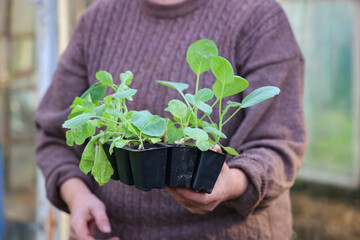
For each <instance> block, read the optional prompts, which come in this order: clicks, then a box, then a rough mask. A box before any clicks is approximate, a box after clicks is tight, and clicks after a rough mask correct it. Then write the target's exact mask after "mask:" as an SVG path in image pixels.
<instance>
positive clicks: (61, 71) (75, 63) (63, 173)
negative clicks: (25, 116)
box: [35, 19, 93, 212]
mask: <svg viewBox="0 0 360 240" xmlns="http://www.w3.org/2000/svg"><path fill="white" fill-rule="evenodd" d="M83 28H84V21H83V19H81V20H80V21H79V23H78V25H77V26H76V28H75V32H74V34H73V36H72V39H71V41H70V43H69V45H68V47H67V49H66V51H65V52H64V54H63V55H62V57H61V58H60V60H59V63H58V66H57V69H56V71H55V73H54V75H53V78H52V82H51V84H50V87H49V88H48V90H47V92H46V93H45V95H44V97H43V99H42V100H41V102H40V105H39V107H38V110H37V112H36V115H35V124H36V128H37V136H36V148H35V155H36V162H37V164H38V166H39V168H40V169H41V171H42V173H43V175H44V177H45V183H46V192H47V197H48V199H49V200H50V202H51V203H52V204H54V205H55V206H56V207H58V208H59V209H61V210H63V211H67V212H68V208H67V206H66V204H65V202H64V201H63V200H62V199H61V197H60V193H59V187H60V185H61V184H62V183H63V182H64V181H65V180H67V179H69V178H71V177H77V178H80V179H82V180H83V181H84V182H85V183H86V184H87V185H88V187H89V188H91V186H92V185H93V180H92V178H91V177H90V176H85V175H84V174H83V173H82V172H81V171H80V169H79V167H78V165H79V159H80V156H81V153H82V150H83V147H82V146H75V147H71V148H70V147H68V146H67V145H66V141H65V132H66V129H63V128H62V123H63V122H64V121H65V120H66V119H67V116H68V114H69V113H70V109H69V106H70V105H71V103H72V101H73V99H74V98H75V97H76V96H81V94H82V93H83V92H84V91H85V90H86V89H87V88H88V87H89V86H88V85H89V84H88V79H87V69H86V64H85V53H84V48H83V43H84V41H83V34H82V31H83Z"/></svg>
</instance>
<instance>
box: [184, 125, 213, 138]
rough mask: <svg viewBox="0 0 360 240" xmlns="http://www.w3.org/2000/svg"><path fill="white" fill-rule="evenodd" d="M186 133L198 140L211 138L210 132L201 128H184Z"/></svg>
mask: <svg viewBox="0 0 360 240" xmlns="http://www.w3.org/2000/svg"><path fill="white" fill-rule="evenodd" d="M184 133H185V134H186V135H187V136H188V137H190V138H191V139H194V140H198V141H206V140H208V138H209V136H208V134H207V133H206V132H205V131H204V130H202V129H200V128H190V127H186V128H185V129H184Z"/></svg>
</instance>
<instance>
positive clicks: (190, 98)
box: [185, 93, 196, 105]
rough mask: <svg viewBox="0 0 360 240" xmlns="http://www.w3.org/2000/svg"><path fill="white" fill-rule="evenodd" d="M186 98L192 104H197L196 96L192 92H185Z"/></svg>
mask: <svg viewBox="0 0 360 240" xmlns="http://www.w3.org/2000/svg"><path fill="white" fill-rule="evenodd" d="M185 98H186V100H187V101H188V102H189V103H191V104H192V105H195V104H196V101H195V96H194V95H192V94H190V93H187V94H185Z"/></svg>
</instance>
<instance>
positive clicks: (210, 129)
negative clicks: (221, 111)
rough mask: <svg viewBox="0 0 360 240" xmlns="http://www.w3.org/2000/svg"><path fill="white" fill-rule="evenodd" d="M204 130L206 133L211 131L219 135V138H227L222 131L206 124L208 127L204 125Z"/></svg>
mask: <svg viewBox="0 0 360 240" xmlns="http://www.w3.org/2000/svg"><path fill="white" fill-rule="evenodd" d="M204 130H205V131H206V132H208V133H213V134H215V135H216V136H219V137H221V138H227V137H226V135H225V134H224V133H222V132H220V131H219V130H217V129H216V128H214V127H211V126H208V127H205V128H204Z"/></svg>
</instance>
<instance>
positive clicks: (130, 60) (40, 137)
mask: <svg viewBox="0 0 360 240" xmlns="http://www.w3.org/2000/svg"><path fill="white" fill-rule="evenodd" d="M202 38H208V39H212V40H214V41H215V43H216V44H217V45H218V47H219V54H220V55H221V56H223V57H225V58H227V59H229V61H230V62H231V63H232V65H233V67H234V69H235V70H236V74H238V75H240V76H243V77H245V78H246V79H247V80H248V81H249V83H250V87H249V88H248V89H247V90H246V91H245V93H244V94H245V95H246V94H248V93H249V92H251V91H253V90H254V89H255V88H258V87H261V86H266V85H273V86H278V87H279V88H280V89H281V93H280V95H278V96H276V97H275V98H273V99H271V100H267V101H265V102H263V103H261V104H258V105H256V106H253V107H251V108H249V109H244V110H242V112H241V114H238V115H237V117H235V118H234V119H232V120H231V122H229V124H228V125H226V126H225V128H224V129H223V131H224V133H225V134H226V135H227V136H228V139H227V140H225V141H224V142H223V144H228V145H230V146H232V147H234V148H236V149H237V150H238V152H240V153H241V154H240V156H239V157H230V156H228V158H227V164H228V165H229V166H230V167H232V168H240V169H242V170H243V171H244V172H245V173H246V174H247V175H248V177H249V179H250V184H249V187H248V189H247V190H246V192H245V193H244V194H243V195H242V196H241V197H239V198H238V199H234V200H232V201H229V202H225V203H222V204H220V205H219V206H218V207H217V208H216V209H215V210H214V211H213V212H211V213H209V214H206V215H194V214H191V213H190V212H188V211H187V210H186V209H184V208H182V207H181V206H180V205H179V204H177V203H176V202H175V200H174V199H172V198H171V197H170V196H169V195H168V194H167V193H166V192H165V191H164V190H152V191H150V192H142V191H139V190H137V189H135V188H134V187H129V186H126V185H124V184H122V183H120V182H118V181H113V180H111V181H110V182H109V183H107V184H106V185H104V186H102V187H99V186H98V185H97V184H96V182H95V181H94V180H93V178H92V177H91V175H87V176H85V175H84V174H83V173H82V172H81V171H80V170H79V167H78V164H79V159H80V156H81V153H82V150H83V146H76V147H71V148H70V147H68V146H67V145H66V143H65V131H66V129H62V127H61V124H62V123H63V122H64V121H65V120H66V118H67V115H68V114H69V112H70V110H69V106H70V105H71V103H72V100H73V99H74V98H75V96H80V95H81V94H82V93H83V92H84V91H85V90H86V89H87V88H88V87H89V86H90V85H92V84H94V83H95V82H96V79H95V73H96V72H97V71H99V70H107V71H109V72H111V73H112V74H113V75H114V76H119V74H120V73H121V72H124V71H126V70H131V71H132V72H133V73H134V80H133V84H132V86H131V87H132V88H135V89H138V93H137V94H136V95H135V98H134V101H133V102H130V103H129V105H128V107H129V108H130V109H134V110H144V109H147V110H149V111H151V112H152V113H153V114H159V115H161V116H166V117H169V115H168V114H167V113H166V112H164V108H165V107H166V105H167V102H168V101H169V100H170V99H173V98H179V96H178V94H177V93H176V91H175V90H173V89H170V88H167V87H164V86H162V85H160V84H157V83H156V82H155V81H156V80H168V81H180V82H186V83H188V84H189V85H190V88H189V89H194V85H195V79H196V76H195V74H194V73H193V72H191V69H190V68H189V66H188V65H187V63H186V60H185V57H186V50H187V47H188V46H189V45H190V44H191V43H193V42H195V41H196V40H199V39H202ZM303 66H304V64H303V59H302V55H301V52H300V50H299V48H298V46H297V44H296V41H295V39H294V36H293V33H292V31H291V29H290V26H289V23H288V20H287V18H286V16H285V14H284V12H283V10H282V9H281V7H280V6H279V4H278V3H276V2H275V0H185V1H183V2H181V3H178V4H173V5H159V4H156V3H154V2H152V1H151V0H98V1H96V2H95V3H94V4H93V5H92V6H91V7H90V8H89V9H88V10H87V11H86V12H85V14H84V15H83V17H82V18H81V20H80V21H79V23H78V25H77V27H76V29H75V32H74V34H73V36H72V39H71V41H70V44H69V46H68V48H67V50H66V51H65V53H64V54H63V55H62V56H61V59H60V61H59V64H58V67H57V70H56V72H55V74H54V76H53V81H52V83H51V86H50V88H49V89H48V91H47V93H46V94H45V96H44V98H43V100H42V101H41V104H40V106H39V109H38V111H37V114H36V125H37V129H38V134H37V145H36V159H37V163H38V165H39V167H40V168H41V170H42V172H43V174H44V176H45V179H46V189H47V195H48V198H49V200H50V201H51V202H52V203H53V204H54V205H55V206H56V207H58V208H60V209H62V210H64V211H68V208H67V206H66V205H65V203H64V202H63V200H62V199H61V198H60V195H59V186H60V185H61V183H62V182H64V181H65V180H66V179H68V178H70V177H78V178H81V179H82V180H83V181H84V182H85V183H86V184H87V186H88V187H89V188H90V189H91V191H92V192H94V194H96V195H97V196H98V197H99V198H100V199H101V200H102V201H103V202H104V203H105V204H106V206H107V212H108V215H109V217H110V219H111V224H112V229H113V232H112V235H114V236H120V238H121V239H122V240H124V239H125V240H128V239H157V240H158V239H186V240H189V239H197V240H201V239H261V240H265V239H273V240H282V239H291V236H292V217H291V206H290V198H289V188H290V187H291V186H292V184H293V182H294V179H295V177H296V174H297V172H298V170H299V168H300V166H301V164H302V159H303V156H304V153H305V147H306V133H305V125H304V116H303V106H302V96H303ZM114 79H115V82H116V81H117V83H119V79H118V78H117V77H114ZM213 81H214V77H213V76H212V74H211V73H210V72H208V73H205V74H203V75H202V77H201V79H200V87H201V88H203V87H208V88H211V86H212V83H213ZM242 97H243V95H242V94H239V95H237V96H234V97H231V98H229V100H235V101H241V99H242ZM214 112H215V113H216V112H218V111H217V110H214ZM214 118H215V119H216V118H217V117H216V116H215V117H214ZM97 235H98V236H97V237H98V238H105V237H104V236H101V234H100V233H97Z"/></svg>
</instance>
